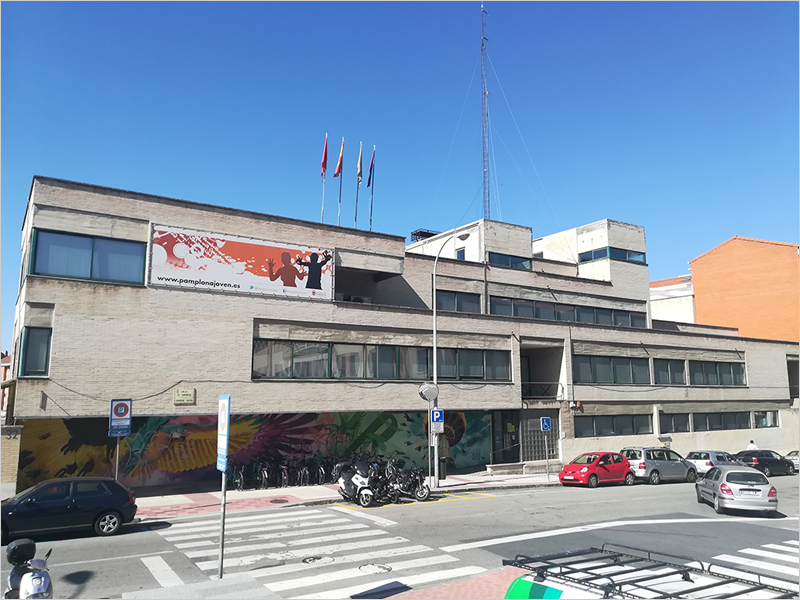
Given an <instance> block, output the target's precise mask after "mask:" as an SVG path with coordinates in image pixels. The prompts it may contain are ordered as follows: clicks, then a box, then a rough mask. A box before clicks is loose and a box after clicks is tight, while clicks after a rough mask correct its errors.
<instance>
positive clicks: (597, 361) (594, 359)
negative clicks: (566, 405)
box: [572, 354, 653, 385]
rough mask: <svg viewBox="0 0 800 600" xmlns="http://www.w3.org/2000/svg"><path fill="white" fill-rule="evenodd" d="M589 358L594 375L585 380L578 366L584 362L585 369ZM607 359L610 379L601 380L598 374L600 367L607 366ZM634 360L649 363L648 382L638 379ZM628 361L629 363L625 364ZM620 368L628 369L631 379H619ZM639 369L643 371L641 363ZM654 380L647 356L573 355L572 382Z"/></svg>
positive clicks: (593, 382)
mask: <svg viewBox="0 0 800 600" xmlns="http://www.w3.org/2000/svg"><path fill="white" fill-rule="evenodd" d="M587 359H588V361H589V369H590V372H591V375H592V379H591V381H584V380H581V379H580V378H579V377H578V374H579V373H581V369H580V368H578V367H579V364H582V366H583V367H584V369H585V367H586V360H587ZM606 361H608V369H609V371H608V372H610V381H605V380H603V381H601V380H600V377H599V376H598V372H599V371H598V369H599V368H603V367H605V363H606ZM633 361H640V362H641V363H642V364H644V363H645V362H646V363H647V373H648V379H647V381H646V382H645V381H637V380H636V373H637V370H636V369H635V368H634V362H633ZM626 362H627V365H626V364H625V363H626ZM619 369H622V370H626V371H627V372H628V373H629V374H630V381H618V377H617V373H618V370H619ZM639 370H640V371H641V364H640V369H639ZM652 381H653V374H652V368H651V366H650V360H649V359H647V358H641V357H636V356H596V355H591V354H573V355H572V383H579V384H590V385H592V384H593V385H653V383H652Z"/></svg>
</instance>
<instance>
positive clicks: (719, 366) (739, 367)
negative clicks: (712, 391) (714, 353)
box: [689, 360, 745, 385]
mask: <svg viewBox="0 0 800 600" xmlns="http://www.w3.org/2000/svg"><path fill="white" fill-rule="evenodd" d="M689 381H690V382H691V385H744V384H745V383H744V364H743V363H722V362H705V361H699V360H690V361H689Z"/></svg>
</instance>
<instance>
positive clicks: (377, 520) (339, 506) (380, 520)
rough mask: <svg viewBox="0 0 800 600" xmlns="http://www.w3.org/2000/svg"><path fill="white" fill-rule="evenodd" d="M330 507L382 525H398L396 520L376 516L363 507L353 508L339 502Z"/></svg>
mask: <svg viewBox="0 0 800 600" xmlns="http://www.w3.org/2000/svg"><path fill="white" fill-rule="evenodd" d="M330 509H331V510H338V511H339V512H343V513H345V514H348V515H353V516H357V517H363V518H365V519H369V520H370V521H374V522H375V523H377V524H378V525H380V526H381V527H392V526H393V525H397V522H396V521H390V520H389V519H384V518H383V517H376V516H375V515H371V514H368V513H365V512H364V509H363V508H351V507H349V506H344V505H342V504H337V505H336V506H331V507H330Z"/></svg>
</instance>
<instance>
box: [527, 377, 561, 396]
mask: <svg viewBox="0 0 800 600" xmlns="http://www.w3.org/2000/svg"><path fill="white" fill-rule="evenodd" d="M522 397H523V398H527V399H529V400H560V399H561V398H563V397H564V390H563V387H562V385H561V383H559V382H558V381H523V382H522Z"/></svg>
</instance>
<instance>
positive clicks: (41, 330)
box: [20, 327, 53, 376]
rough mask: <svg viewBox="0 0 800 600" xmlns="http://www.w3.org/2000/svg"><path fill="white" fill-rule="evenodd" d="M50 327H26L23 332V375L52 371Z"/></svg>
mask: <svg viewBox="0 0 800 600" xmlns="http://www.w3.org/2000/svg"><path fill="white" fill-rule="evenodd" d="M52 332H53V330H52V329H50V328H49V327H48V328H46V327H26V328H25V329H24V331H23V334H22V361H21V364H20V372H21V374H22V375H23V376H45V375H47V374H48V373H49V371H50V337H51V335H52Z"/></svg>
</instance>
